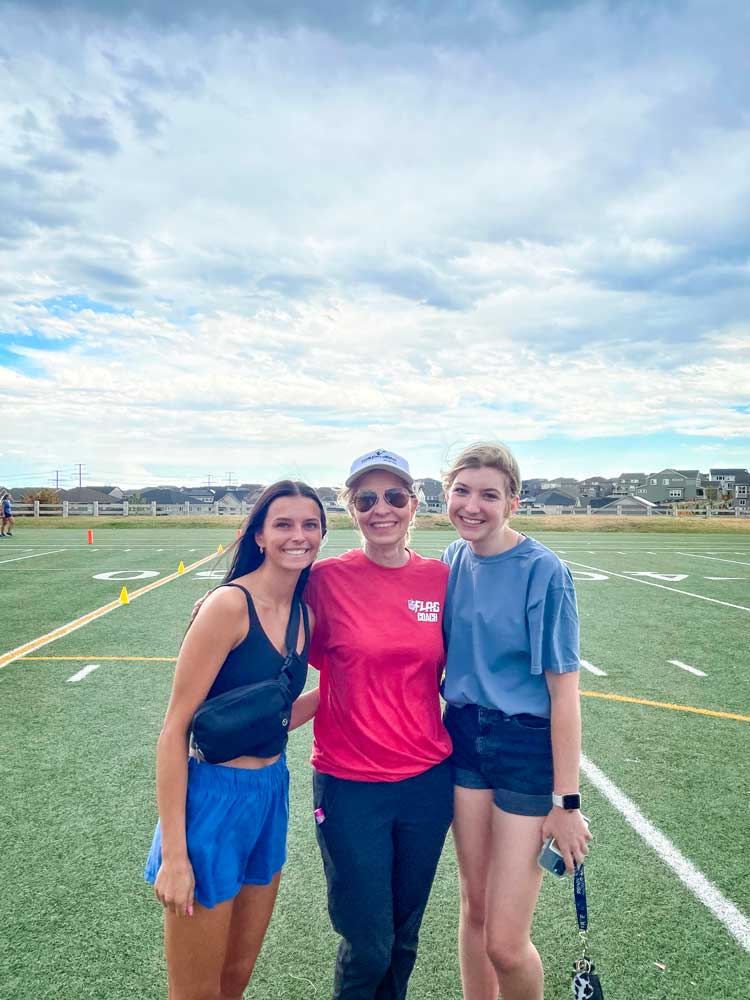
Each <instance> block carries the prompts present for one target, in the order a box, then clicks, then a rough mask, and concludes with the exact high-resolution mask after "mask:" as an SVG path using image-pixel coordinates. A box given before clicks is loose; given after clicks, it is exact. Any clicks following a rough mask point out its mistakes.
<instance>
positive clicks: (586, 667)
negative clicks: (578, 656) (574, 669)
mask: <svg viewBox="0 0 750 1000" xmlns="http://www.w3.org/2000/svg"><path fill="white" fill-rule="evenodd" d="M581 666H582V667H583V668H584V670H588V671H589V673H591V674H596V676H597V677H606V676H607V672H606V671H605V670H601V669H600V668H599V667H595V666H594V664H593V663H589V661H588V660H581Z"/></svg>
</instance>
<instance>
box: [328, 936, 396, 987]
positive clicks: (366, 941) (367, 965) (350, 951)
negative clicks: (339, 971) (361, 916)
mask: <svg viewBox="0 0 750 1000" xmlns="http://www.w3.org/2000/svg"><path fill="white" fill-rule="evenodd" d="M393 943H394V938H393V935H392V934H381V935H378V934H370V935H361V936H360V935H357V936H356V937H354V938H348V939H346V940H344V941H342V946H341V950H340V952H339V961H340V963H341V965H342V967H344V968H348V969H350V970H352V971H353V972H355V974H356V975H357V976H360V977H362V979H363V980H366V981H368V982H373V983H379V982H380V980H381V979H382V978H383V976H384V975H385V974H386V972H387V971H388V969H389V968H390V965H391V956H392V953H393Z"/></svg>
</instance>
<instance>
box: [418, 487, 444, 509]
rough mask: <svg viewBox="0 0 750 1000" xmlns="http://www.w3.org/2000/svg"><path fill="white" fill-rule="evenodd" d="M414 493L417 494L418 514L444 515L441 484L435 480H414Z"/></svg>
mask: <svg viewBox="0 0 750 1000" xmlns="http://www.w3.org/2000/svg"><path fill="white" fill-rule="evenodd" d="M414 492H415V493H416V494H417V499H418V500H419V506H418V507H417V511H418V513H420V514H444V513H445V511H446V505H445V495H444V494H443V484H442V483H441V482H440V481H439V480H437V479H415V480H414Z"/></svg>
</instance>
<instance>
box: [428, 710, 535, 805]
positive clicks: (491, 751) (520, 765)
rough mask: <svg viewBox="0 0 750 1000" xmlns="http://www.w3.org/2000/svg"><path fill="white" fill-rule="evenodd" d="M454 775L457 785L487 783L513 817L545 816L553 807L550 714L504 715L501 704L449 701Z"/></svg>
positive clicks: (447, 713) (497, 802) (447, 719)
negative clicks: (497, 706) (484, 705)
mask: <svg viewBox="0 0 750 1000" xmlns="http://www.w3.org/2000/svg"><path fill="white" fill-rule="evenodd" d="M444 722H445V728H446V729H447V730H448V732H449V733H450V737H451V740H452V741H453V754H452V755H451V763H452V764H453V780H454V782H455V784H457V785H459V786H460V787H461V788H491V789H492V790H493V792H494V802H495V805H496V806H497V807H498V808H499V809H502V810H503V812H507V813H514V814H515V815H517V816H546V815H547V813H548V812H549V811H550V809H551V808H552V784H553V780H554V775H553V769H552V740H551V736H550V724H549V719H542V718H541V717H539V716H537V715H506V713H505V712H503V711H501V710H500V709H494V708H481V707H480V706H479V705H464V706H463V707H461V708H458V707H456V706H455V705H448V707H447V709H446V711H445V718H444Z"/></svg>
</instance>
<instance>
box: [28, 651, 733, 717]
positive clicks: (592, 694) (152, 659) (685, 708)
mask: <svg viewBox="0 0 750 1000" xmlns="http://www.w3.org/2000/svg"><path fill="white" fill-rule="evenodd" d="M23 659H24V662H26V661H27V660H37V661H41V660H44V661H45V662H55V663H58V662H61V661H63V660H65V661H70V660H86V661H87V662H88V663H94V662H95V661H100V660H101V661H102V662H103V661H105V660H107V661H111V660H114V661H117V662H119V663H176V662H177V659H176V657H174V656H93V655H92V656H24V658H23ZM581 694H582V695H583V696H584V697H586V698H604V699H606V700H607V701H624V702H627V703H628V704H630V705H648V706H649V707H650V708H667V709H669V710H670V711H672V712H693V713H695V714H696V715H712V716H714V717H715V718H717V719H736V720H737V721H738V722H750V715H739V714H738V713H736V712H716V711H714V710H713V709H711V708H695V707H694V706H693V705H672V704H671V703H670V702H666V701H649V700H648V699H647V698H630V697H628V696H627V695H624V694H605V693H604V692H602V691H581Z"/></svg>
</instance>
